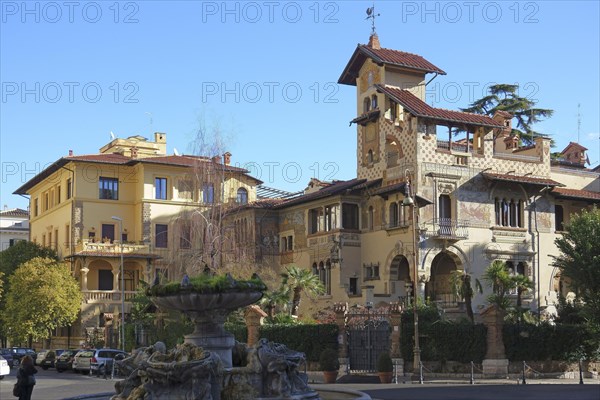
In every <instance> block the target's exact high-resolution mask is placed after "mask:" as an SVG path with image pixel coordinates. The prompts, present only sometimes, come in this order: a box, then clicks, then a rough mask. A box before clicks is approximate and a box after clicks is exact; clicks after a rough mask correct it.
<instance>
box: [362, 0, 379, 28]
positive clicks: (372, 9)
mask: <svg viewBox="0 0 600 400" xmlns="http://www.w3.org/2000/svg"><path fill="white" fill-rule="evenodd" d="M379 15H380V14H375V3H373V7H369V8H367V18H365V19H370V20H371V34H375V17H379Z"/></svg>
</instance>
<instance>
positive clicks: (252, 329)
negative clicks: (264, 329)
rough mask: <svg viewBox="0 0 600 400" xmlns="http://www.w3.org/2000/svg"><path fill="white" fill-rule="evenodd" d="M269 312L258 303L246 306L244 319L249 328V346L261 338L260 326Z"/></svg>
mask: <svg viewBox="0 0 600 400" xmlns="http://www.w3.org/2000/svg"><path fill="white" fill-rule="evenodd" d="M266 316H267V313H266V312H264V311H263V310H261V308H260V307H259V306H257V305H252V306H248V307H246V311H245V312H244V319H245V320H246V328H247V329H248V342H247V343H248V346H254V345H255V344H256V343H258V340H259V339H260V326H261V325H262V324H263V319H264V318H265V317H266Z"/></svg>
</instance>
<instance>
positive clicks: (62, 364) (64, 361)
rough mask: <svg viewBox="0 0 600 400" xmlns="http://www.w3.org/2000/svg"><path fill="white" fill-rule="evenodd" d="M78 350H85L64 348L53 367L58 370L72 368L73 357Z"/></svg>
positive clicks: (62, 370)
mask: <svg viewBox="0 0 600 400" xmlns="http://www.w3.org/2000/svg"><path fill="white" fill-rule="evenodd" d="M80 351H86V350H65V351H63V352H62V353H61V354H60V355H59V356H58V357H57V358H56V361H55V362H54V367H55V368H56V370H57V371H58V372H64V371H68V370H72V369H73V359H74V358H75V355H76V354H77V353H79V352H80Z"/></svg>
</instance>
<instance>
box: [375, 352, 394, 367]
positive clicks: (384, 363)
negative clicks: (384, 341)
mask: <svg viewBox="0 0 600 400" xmlns="http://www.w3.org/2000/svg"><path fill="white" fill-rule="evenodd" d="M393 370H394V364H393V363H392V357H390V353H388V352H387V351H384V352H382V353H379V357H377V372H392V371H393Z"/></svg>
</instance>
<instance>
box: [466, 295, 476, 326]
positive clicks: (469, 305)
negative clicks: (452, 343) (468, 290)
mask: <svg viewBox="0 0 600 400" xmlns="http://www.w3.org/2000/svg"><path fill="white" fill-rule="evenodd" d="M465 308H466V309H467V316H468V317H469V319H470V320H471V323H472V324H474V323H475V316H474V315H473V305H472V301H471V296H469V295H466V296H465Z"/></svg>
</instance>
